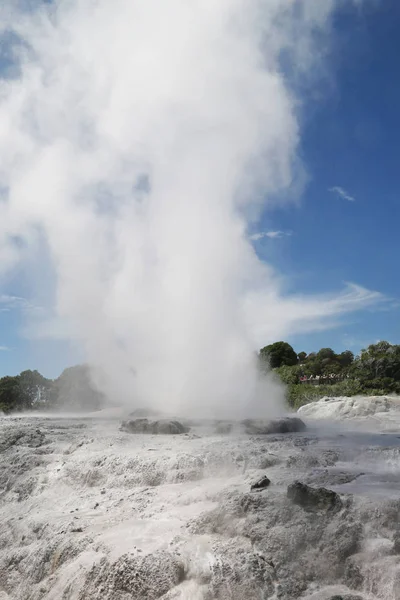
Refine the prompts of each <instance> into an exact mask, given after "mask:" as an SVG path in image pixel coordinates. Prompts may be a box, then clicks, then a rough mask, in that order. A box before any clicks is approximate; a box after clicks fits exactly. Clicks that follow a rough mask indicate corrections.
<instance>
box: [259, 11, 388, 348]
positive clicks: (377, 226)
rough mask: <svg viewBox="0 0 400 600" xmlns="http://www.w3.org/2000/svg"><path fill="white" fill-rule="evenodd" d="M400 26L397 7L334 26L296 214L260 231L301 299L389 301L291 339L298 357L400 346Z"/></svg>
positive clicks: (346, 17)
mask: <svg viewBox="0 0 400 600" xmlns="http://www.w3.org/2000/svg"><path fill="white" fill-rule="evenodd" d="M399 22H400V3H399V2H396V0H385V2H381V3H380V4H379V5H376V4H375V6H373V7H371V9H370V10H363V11H362V13H355V12H347V13H345V14H341V15H340V16H339V17H337V18H336V21H335V24H334V27H335V31H334V44H333V49H332V54H331V56H330V64H329V68H330V70H331V72H332V73H333V76H332V79H331V80H330V81H327V82H326V83H325V85H323V86H322V89H321V94H320V95H319V97H318V100H314V101H313V100H312V99H311V100H310V104H309V105H308V106H307V110H306V111H305V114H304V118H303V125H304V129H303V135H302V145H301V155H302V158H303V160H304V162H305V165H306V168H307V170H308V175H309V182H308V184H307V186H306V189H305V191H304V194H303V195H302V197H301V200H300V201H299V202H298V204H297V205H296V206H293V205H290V206H286V207H285V208H284V209H279V210H275V212H274V213H273V214H271V213H269V214H268V216H265V219H264V222H263V223H262V226H261V230H263V231H268V230H270V231H276V232H282V233H281V234H279V235H280V236H279V235H277V236H276V237H273V238H269V237H264V238H262V239H260V240H258V241H257V242H256V248H257V251H258V253H259V254H260V255H261V256H262V257H263V258H265V259H266V260H268V261H270V262H272V264H274V265H275V266H276V267H277V268H278V269H279V270H280V271H282V272H283V273H284V274H285V275H286V276H288V278H289V280H291V282H292V284H293V286H294V287H295V288H296V290H297V291H299V290H301V291H302V292H319V291H326V290H332V289H334V288H340V286H341V285H342V283H343V282H348V281H351V282H356V283H357V284H360V285H362V286H365V287H366V288H368V289H372V290H377V291H379V292H381V293H383V294H384V295H386V296H387V297H389V298H391V299H393V302H389V303H388V305H387V306H386V307H385V310H383V309H382V310H377V309H376V308H375V309H371V310H369V311H363V312H361V313H357V314H353V315H350V316H348V317H346V318H345V319H344V321H343V320H342V323H343V324H342V325H341V326H340V327H338V328H337V329H335V330H329V331H323V332H320V333H316V334H309V335H301V336H296V337H293V338H289V341H290V342H291V343H293V345H294V347H295V348H296V350H298V351H300V350H302V349H304V350H305V351H306V352H309V351H312V350H315V349H318V348H320V347H321V346H330V347H333V348H334V349H335V350H337V351H339V350H342V349H344V348H350V349H351V350H353V351H355V352H358V351H359V350H360V348H361V347H363V346H365V345H367V344H368V343H372V342H374V341H376V340H378V339H387V340H389V341H390V342H392V343H400V321H399V316H400V308H398V307H397V306H396V304H397V302H396V301H399V300H400V280H399V278H398V276H397V273H398V260H399V255H400V236H399V223H400V198H399V189H398V181H399V170H398V169H399V161H400V150H399V131H400V112H399V106H400V71H399V63H398V56H399V54H400V38H399V36H398V24H399ZM332 188H341V190H342V194H340V192H338V190H336V191H335V190H333V191H329V190H331V189H332ZM346 195H347V196H349V197H351V198H353V200H350V199H349V198H348V199H346V197H345V196H346ZM286 234H288V235H286Z"/></svg>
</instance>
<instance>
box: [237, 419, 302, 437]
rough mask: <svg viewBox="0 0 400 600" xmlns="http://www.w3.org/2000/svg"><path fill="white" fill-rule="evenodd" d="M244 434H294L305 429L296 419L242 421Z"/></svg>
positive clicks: (300, 421)
mask: <svg viewBox="0 0 400 600" xmlns="http://www.w3.org/2000/svg"><path fill="white" fill-rule="evenodd" d="M243 425H244V428H245V432H246V433H249V434H251V435H268V434H271V433H296V432H300V431H304V430H305V429H306V425H305V423H304V422H303V421H302V420H301V419H299V418H298V417H284V418H282V419H275V420H274V421H263V420H251V419H247V420H246V421H243Z"/></svg>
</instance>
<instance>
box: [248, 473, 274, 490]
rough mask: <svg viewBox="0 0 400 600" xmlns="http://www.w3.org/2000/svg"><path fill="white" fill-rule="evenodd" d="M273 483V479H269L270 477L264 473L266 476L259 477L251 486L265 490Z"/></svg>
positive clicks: (253, 488)
mask: <svg viewBox="0 0 400 600" xmlns="http://www.w3.org/2000/svg"><path fill="white" fill-rule="evenodd" d="M270 483H271V480H270V479H268V477H267V476H266V475H264V477H261V479H259V480H258V481H256V482H255V483H253V485H252V486H251V488H250V489H251V490H256V491H259V490H265V488H267V487H268V486H269V485H270Z"/></svg>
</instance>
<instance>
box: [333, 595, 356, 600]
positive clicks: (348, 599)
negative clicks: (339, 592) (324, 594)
mask: <svg viewBox="0 0 400 600" xmlns="http://www.w3.org/2000/svg"><path fill="white" fill-rule="evenodd" d="M329 600H363V598H362V597H361V596H354V594H345V595H344V596H331V597H330V598H329Z"/></svg>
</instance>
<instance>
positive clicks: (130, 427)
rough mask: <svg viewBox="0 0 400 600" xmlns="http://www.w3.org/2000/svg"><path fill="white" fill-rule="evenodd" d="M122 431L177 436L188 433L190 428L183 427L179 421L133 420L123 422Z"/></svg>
mask: <svg viewBox="0 0 400 600" xmlns="http://www.w3.org/2000/svg"><path fill="white" fill-rule="evenodd" d="M121 431H126V432H127V433H150V434H153V435H177V434H181V433H188V432H189V428H188V427H185V425H182V423H180V422H179V421H170V420H168V419H160V420H158V421H150V420H149V419H133V420H131V421H123V422H122V423H121Z"/></svg>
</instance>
